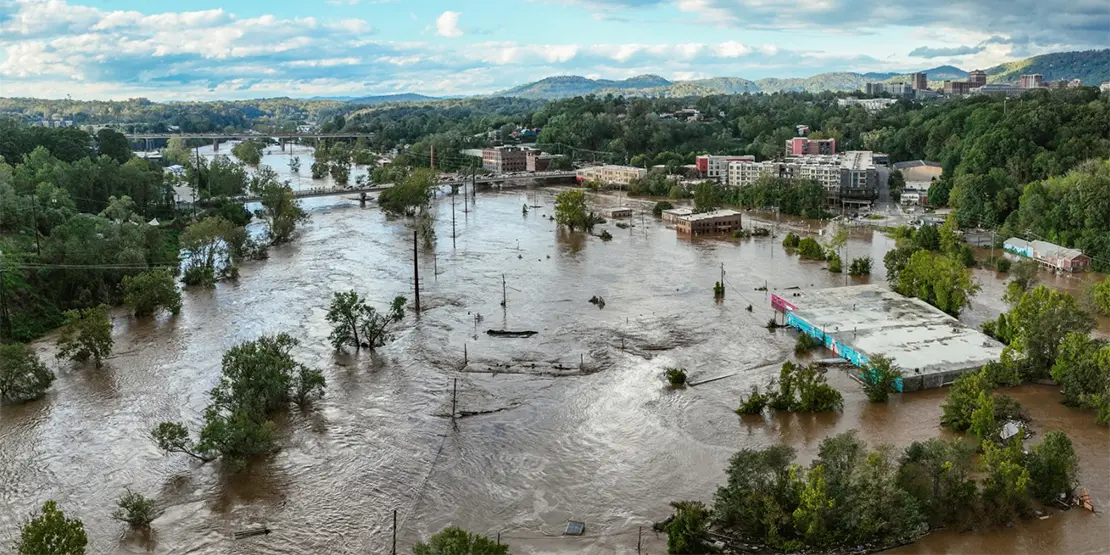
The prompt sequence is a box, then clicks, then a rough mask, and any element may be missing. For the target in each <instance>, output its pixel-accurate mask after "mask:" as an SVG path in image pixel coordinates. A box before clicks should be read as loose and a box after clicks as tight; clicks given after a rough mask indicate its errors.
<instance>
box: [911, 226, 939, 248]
mask: <svg viewBox="0 0 1110 555" xmlns="http://www.w3.org/2000/svg"><path fill="white" fill-rule="evenodd" d="M913 245H914V246H915V247H917V248H918V249H923V250H927V251H939V250H940V248H941V243H940V231H938V230H937V228H935V227H933V226H931V225H923V226H921V229H918V230H917V231H916V232H914V234H913Z"/></svg>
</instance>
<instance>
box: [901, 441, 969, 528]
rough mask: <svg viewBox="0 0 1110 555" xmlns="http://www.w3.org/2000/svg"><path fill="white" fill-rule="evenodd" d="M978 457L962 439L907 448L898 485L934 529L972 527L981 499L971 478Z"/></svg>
mask: <svg viewBox="0 0 1110 555" xmlns="http://www.w3.org/2000/svg"><path fill="white" fill-rule="evenodd" d="M974 454H975V448H974V447H972V446H971V445H970V444H968V443H966V442H964V441H962V440H960V439H944V438H930V439H929V440H927V441H925V442H917V441H915V442H913V443H911V444H910V446H909V447H907V448H906V451H905V454H904V455H903V457H902V461H901V466H900V467H899V469H898V483H899V486H900V487H901V488H902V489H903V490H905V491H907V492H908V493H910V494H911V495H913V496H914V498H916V499H917V501H918V503H919V504H920V506H921V507H922V509H923V510H924V511H925V515H926V517H927V519H928V522H929V524H930V525H931V526H945V525H956V526H963V527H970V524H969V523H970V521H971V517H972V515H974V514H975V505H976V499H975V498H976V496H977V495H978V489H977V488H976V486H975V480H974V479H972V477H971V476H972V473H973V471H974V470H975V468H974V466H973V464H972V456H973V455H974Z"/></svg>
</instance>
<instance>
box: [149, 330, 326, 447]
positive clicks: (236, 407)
mask: <svg viewBox="0 0 1110 555" xmlns="http://www.w3.org/2000/svg"><path fill="white" fill-rule="evenodd" d="M297 344H298V342H297V340H295V339H293V338H292V337H290V336H289V335H286V334H279V335H276V336H263V337H261V338H259V339H257V340H255V341H250V342H246V343H242V344H240V345H237V346H235V347H233V348H232V349H230V350H229V351H227V352H226V353H224V357H223V364H222V366H223V369H222V375H221V377H220V383H219V384H218V385H217V386H216V387H215V388H213V389H212V391H211V392H210V394H209V395H210V397H211V399H212V402H211V403H210V404H209V405H208V408H207V409H205V412H204V425H203V427H202V428H201V430H200V434H199V439H198V440H197V441H195V442H194V441H193V440H192V439H191V438H190V437H189V433H188V430H186V429H185V427H184V426H183V425H181V424H178V423H174V422H162V423H160V424H159V425H158V426H156V427H155V428H154V430H153V431H152V432H151V437H152V439H153V440H154V441H155V443H157V444H158V446H159V448H161V449H162V450H164V451H167V452H171V453H172V452H180V453H185V454H188V455H190V456H193V457H195V458H197V459H200V460H203V461H207V460H211V459H213V458H214V457H215V456H222V457H223V459H224V460H225V461H226V462H227V463H228V464H229V465H231V467H232V468H240V467H242V466H243V465H244V464H245V463H246V461H247V459H248V458H250V457H252V456H254V455H259V454H264V453H269V452H271V451H273V450H274V449H275V448H276V434H277V426H276V425H275V424H274V422H273V421H272V420H270V416H271V415H272V414H273V413H274V412H275V411H277V410H279V409H280V408H282V407H283V406H285V405H286V404H287V403H288V402H290V401H293V402H296V403H298V404H300V405H302V406H305V405H307V404H308V403H309V402H310V401H311V400H312V399H314V398H315V397H318V396H320V395H323V391H324V385H325V383H324V377H323V374H321V373H320V372H319V371H317V370H313V369H310V368H308V367H306V366H305V365H303V364H301V363H298V362H297V361H296V360H294V359H293V357H292V355H291V351H292V349H293V347H295V346H296V345H297Z"/></svg>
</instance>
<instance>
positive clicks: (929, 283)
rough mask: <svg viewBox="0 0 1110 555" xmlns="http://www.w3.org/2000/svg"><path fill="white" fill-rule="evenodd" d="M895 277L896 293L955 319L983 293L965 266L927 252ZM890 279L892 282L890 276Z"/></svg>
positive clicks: (911, 259) (919, 253)
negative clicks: (924, 303)
mask: <svg viewBox="0 0 1110 555" xmlns="http://www.w3.org/2000/svg"><path fill="white" fill-rule="evenodd" d="M924 229H930V228H923V230H924ZM920 235H921V233H920V232H918V236H920ZM892 252H893V251H892ZM888 256H889V254H888ZM888 272H889V266H888ZM895 273H896V275H897V276H898V279H897V281H896V282H893V287H894V290H895V291H897V292H899V293H901V294H903V295H906V296H911V297H917V298H919V299H921V300H923V301H925V302H927V303H929V304H931V305H933V306H935V307H937V308H939V309H941V310H943V311H945V312H947V313H948V314H951V315H953V316H958V315H959V314H960V311H962V310H963V308H964V307H965V306H968V305H969V304H971V297H972V296H973V295H975V293H977V292H978V291H979V289H980V287H979V284H978V283H975V282H973V281H972V279H971V276H970V275H969V274H968V273H967V270H965V269H964V267H963V265H962V264H960V263H959V262H956V261H955V260H953V259H951V258H949V257H947V256H943V255H938V254H935V253H932V252H929V251H924V250H919V251H917V252H914V253H913V254H912V255H911V256H910V257H909V260H908V261H907V262H906V264H905V266H904V267H903V268H902V269H901V270H900V271H896V272H895ZM887 277H888V279H889V277H890V276H889V273H888V276H887Z"/></svg>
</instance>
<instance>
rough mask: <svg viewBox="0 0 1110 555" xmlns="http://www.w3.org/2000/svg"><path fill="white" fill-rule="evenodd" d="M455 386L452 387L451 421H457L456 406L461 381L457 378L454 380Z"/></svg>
mask: <svg viewBox="0 0 1110 555" xmlns="http://www.w3.org/2000/svg"><path fill="white" fill-rule="evenodd" d="M453 384H454V385H453V386H452V387H451V419H452V420H454V419H455V406H456V404H455V400H456V399H457V398H458V396H459V379H458V378H455V379H454V380H453Z"/></svg>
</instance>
